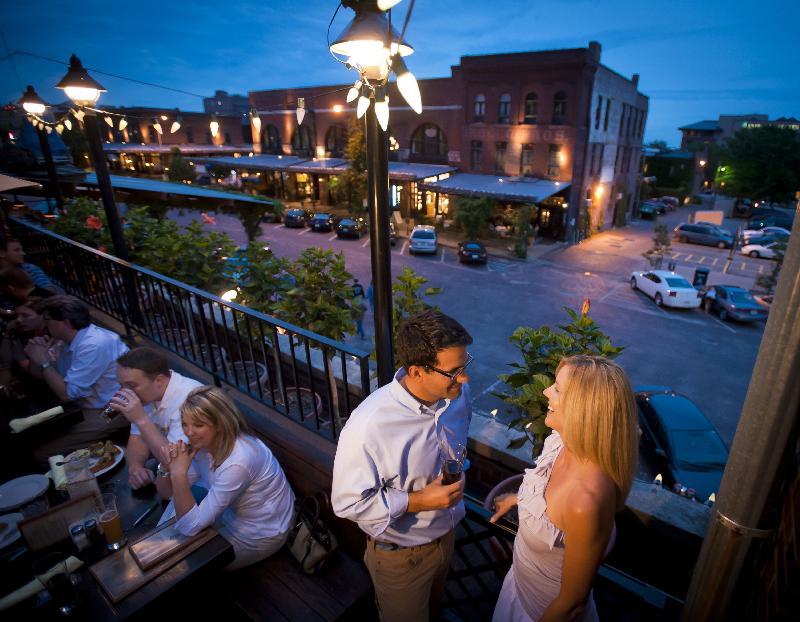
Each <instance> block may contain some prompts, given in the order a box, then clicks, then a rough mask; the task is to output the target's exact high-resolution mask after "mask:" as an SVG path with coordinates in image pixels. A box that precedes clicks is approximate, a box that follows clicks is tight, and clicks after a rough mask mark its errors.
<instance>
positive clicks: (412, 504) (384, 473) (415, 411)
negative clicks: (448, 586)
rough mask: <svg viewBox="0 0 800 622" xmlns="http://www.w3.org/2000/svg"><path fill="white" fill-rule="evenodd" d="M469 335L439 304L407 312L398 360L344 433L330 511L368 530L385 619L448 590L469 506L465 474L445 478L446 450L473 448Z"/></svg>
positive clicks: (413, 610) (406, 616)
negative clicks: (458, 527)
mask: <svg viewBox="0 0 800 622" xmlns="http://www.w3.org/2000/svg"><path fill="white" fill-rule="evenodd" d="M471 343H472V337H471V336H470V335H469V333H468V332H467V331H466V330H465V329H464V327H463V326H461V324H459V323H458V322H457V321H456V320H454V319H453V318H451V317H448V316H446V315H444V314H443V313H441V312H439V311H436V310H429V311H425V312H423V313H420V314H417V315H415V316H413V317H410V318H407V319H405V320H404V321H403V322H401V324H400V326H399V327H398V330H397V337H396V346H397V359H398V361H399V362H400V364H401V365H402V367H401V368H400V370H398V372H397V373H396V374H395V377H394V380H393V381H392V382H391V383H390V384H388V385H385V386H383V387H381V388H379V389H378V390H377V391H375V392H373V393H372V394H370V395H369V396H368V397H367V399H365V400H364V401H363V402H361V404H359V406H358V408H356V409H355V410H354V411H353V414H352V415H351V416H350V418H349V419H348V421H347V423H346V424H345V426H344V429H343V430H342V433H341V436H340V437H339V444H338V447H337V450H336V458H335V460H334V465H333V492H332V495H331V500H332V504H333V511H334V512H335V513H336V515H337V516H340V517H342V518H347V519H350V520H352V521H355V522H356V523H357V524H358V526H359V528H360V529H361V530H362V531H363V532H364V533H366V534H367V548H366V552H365V553H364V563H365V564H366V566H367V569H368V570H369V573H370V576H371V578H372V582H373V584H374V586H375V596H376V599H377V601H378V609H379V610H380V614H381V621H382V622H394V621H406V620H414V621H415V622H418V621H425V620H428V619H429V615H430V614H431V612H433V611H435V609H436V607H437V605H438V601H439V600H440V598H441V596H442V594H443V591H444V582H445V577H446V576H447V569H448V567H449V565H450V558H451V557H452V555H453V546H454V541H455V527H456V525H457V524H458V522H459V521H460V520H461V519H462V518H463V517H464V515H465V512H466V510H465V508H464V502H463V500H462V495H463V491H464V479H463V476H462V477H461V478H460V479H459V481H456V482H455V483H453V484H449V485H447V484H444V483H443V477H442V475H441V473H442V459H443V457H444V456H443V452H442V448H445V450H447V451H448V452H450V451H453V450H457V449H458V447H459V445H460V446H461V447H466V446H467V432H468V430H469V421H470V416H471V412H472V410H471V403H470V394H469V386H468V385H467V382H468V380H469V377H468V375H467V372H466V371H465V370H466V367H467V365H469V363H470V362H471V361H472V357H470V355H469V354H468V353H467V346H468V345H469V344H471Z"/></svg>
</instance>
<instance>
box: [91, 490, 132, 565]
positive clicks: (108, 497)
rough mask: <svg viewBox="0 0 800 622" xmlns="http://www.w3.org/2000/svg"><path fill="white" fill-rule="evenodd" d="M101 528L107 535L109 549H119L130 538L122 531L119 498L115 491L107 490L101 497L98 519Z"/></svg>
mask: <svg viewBox="0 0 800 622" xmlns="http://www.w3.org/2000/svg"><path fill="white" fill-rule="evenodd" d="M97 522H98V523H100V528H101V529H102V530H103V533H104V534H105V536H106V548H107V549H108V550H109V551H119V550H120V549H121V548H122V547H123V546H125V544H126V543H127V541H128V539H127V538H126V537H125V532H124V531H122V520H121V519H120V517H119V510H118V509H117V498H116V497H115V496H114V493H111V492H107V493H104V494H103V495H102V496H101V497H100V516H99V517H98V519H97Z"/></svg>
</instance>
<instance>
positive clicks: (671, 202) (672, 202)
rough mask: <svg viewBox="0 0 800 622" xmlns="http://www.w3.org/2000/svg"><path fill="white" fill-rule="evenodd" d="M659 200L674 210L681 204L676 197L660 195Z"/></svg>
mask: <svg viewBox="0 0 800 622" xmlns="http://www.w3.org/2000/svg"><path fill="white" fill-rule="evenodd" d="M660 201H661V202H662V203H663V204H664V205H665V206H666V208H667V209H668V210H670V211H675V210H676V209H678V206H679V205H680V204H681V202H680V200H679V199H678V197H661V199H660Z"/></svg>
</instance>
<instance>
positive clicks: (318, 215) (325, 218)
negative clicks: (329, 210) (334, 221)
mask: <svg viewBox="0 0 800 622" xmlns="http://www.w3.org/2000/svg"><path fill="white" fill-rule="evenodd" d="M314 218H316V219H318V220H327V219H328V218H330V216H329V215H328V214H317V215H316V216H314Z"/></svg>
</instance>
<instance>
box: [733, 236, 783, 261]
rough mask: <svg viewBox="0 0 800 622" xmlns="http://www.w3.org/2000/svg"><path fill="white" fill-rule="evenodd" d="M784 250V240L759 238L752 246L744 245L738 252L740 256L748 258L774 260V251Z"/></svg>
mask: <svg viewBox="0 0 800 622" xmlns="http://www.w3.org/2000/svg"><path fill="white" fill-rule="evenodd" d="M779 247H783V248H786V241H785V240H775V239H773V238H767V237H764V238H760V239H758V240H755V241H754V242H753V243H752V244H745V245H744V246H742V250H741V251H740V252H741V253H742V255H747V256H748V257H755V258H758V257H763V258H764V259H774V258H775V254H776V253H775V251H776V250H777V249H778V248H779Z"/></svg>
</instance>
